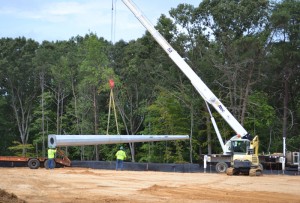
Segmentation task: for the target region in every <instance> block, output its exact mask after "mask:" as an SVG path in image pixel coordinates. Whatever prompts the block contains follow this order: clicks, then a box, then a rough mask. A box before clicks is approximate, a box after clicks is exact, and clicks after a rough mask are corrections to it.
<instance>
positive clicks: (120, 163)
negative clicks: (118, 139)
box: [116, 146, 126, 171]
mask: <svg viewBox="0 0 300 203" xmlns="http://www.w3.org/2000/svg"><path fill="white" fill-rule="evenodd" d="M116 157H117V161H116V171H117V170H118V169H119V168H120V169H121V170H123V161H124V159H126V153H125V152H124V150H123V147H122V146H121V147H120V150H119V151H117V153H116Z"/></svg>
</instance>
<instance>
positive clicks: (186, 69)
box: [122, 0, 248, 151]
mask: <svg viewBox="0 0 300 203" xmlns="http://www.w3.org/2000/svg"><path fill="white" fill-rule="evenodd" d="M122 1H123V3H124V4H125V5H126V6H127V7H128V8H129V10H130V11H131V12H132V13H133V14H134V15H135V16H136V18H137V19H138V20H139V21H140V22H141V23H142V25H143V26H144V27H145V28H146V29H147V30H148V31H149V32H150V33H151V35H152V36H153V37H154V39H155V40H156V41H157V43H158V44H159V45H160V46H161V47H162V48H163V49H164V50H165V52H166V53H167V54H168V55H169V57H170V58H171V59H172V60H173V61H174V62H175V64H176V65H177V66H178V67H179V68H180V70H181V71H182V72H183V73H184V74H185V75H186V76H187V77H188V78H189V80H190V81H191V83H192V85H193V86H194V87H195V89H196V90H197V91H198V93H199V94H200V95H201V96H202V98H203V99H204V100H205V101H206V102H208V103H209V104H211V105H212V106H213V107H214V108H215V109H216V111H217V112H218V113H219V114H220V115H221V116H222V117H223V118H224V120H225V121H226V122H227V123H228V124H229V126H230V127H231V128H232V129H233V130H234V131H235V133H236V134H237V135H240V136H247V135H248V133H247V131H246V130H245V129H244V127H243V126H242V125H241V124H240V123H239V122H238V121H237V120H236V119H235V117H234V116H233V115H232V114H231V113H230V112H229V111H228V110H227V108H226V107H225V106H224V105H223V104H222V102H221V101H220V100H219V99H218V98H217V97H216V96H215V95H214V93H213V92H212V91H211V90H210V89H209V88H208V87H207V86H206V85H205V83H204V82H203V81H202V80H201V79H200V77H199V76H198V75H197V74H196V73H195V72H194V71H193V70H192V68H191V67H190V66H189V65H188V64H187V63H186V62H185V61H184V60H183V58H182V57H181V56H180V55H179V54H178V53H177V51H176V50H174V49H173V47H172V46H171V45H170V44H169V43H168V42H167V41H166V40H165V38H164V37H163V36H162V35H161V34H160V33H159V32H158V31H157V30H156V29H155V28H154V26H153V25H152V24H151V22H150V21H149V20H148V19H147V18H146V17H145V16H144V15H143V14H142V12H141V11H140V10H139V9H138V8H137V6H136V5H135V4H134V3H133V2H132V1H131V0H122ZM217 134H218V133H217ZM219 140H220V138H219ZM221 140H222V138H221ZM220 143H221V145H222V148H223V146H224V144H223V142H220ZM223 151H224V148H223Z"/></svg>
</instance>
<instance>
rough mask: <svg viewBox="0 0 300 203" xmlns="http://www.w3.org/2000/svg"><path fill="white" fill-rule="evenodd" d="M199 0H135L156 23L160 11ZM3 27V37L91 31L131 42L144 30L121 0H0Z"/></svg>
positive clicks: (61, 36)
mask: <svg viewBox="0 0 300 203" xmlns="http://www.w3.org/2000/svg"><path fill="white" fill-rule="evenodd" d="M200 1H201V0H133V2H134V3H135V4H136V5H137V6H138V7H139V8H140V9H141V10H142V12H143V13H144V15H145V16H146V17H147V18H148V19H149V20H150V21H151V22H152V23H153V24H154V25H155V24H156V22H157V19H158V18H159V16H160V15H161V14H165V15H168V11H169V10H170V9H171V8H176V7H177V5H178V4H180V3H187V4H191V5H194V6H198V5H199V3H200ZM112 4H114V13H113V16H114V21H113V22H115V23H113V24H114V25H115V26H114V31H113V32H112V20H111V18H112ZM0 27H1V31H0V38H2V37H11V38H16V37H19V36H24V37H26V38H32V39H34V40H36V41H39V42H42V41H43V40H48V41H56V40H68V39H70V38H71V37H73V36H77V35H81V36H84V35H85V34H87V33H89V32H93V33H96V34H97V35H98V36H101V37H104V38H105V39H107V40H112V41H118V40H120V39H123V40H125V41H129V40H131V39H137V38H139V37H142V36H143V34H144V33H145V28H144V27H143V26H142V25H141V24H140V23H139V21H138V20H137V19H136V18H135V17H134V15H133V14H132V13H131V11H130V10H129V9H128V8H127V7H126V6H125V5H124V4H123V2H122V1H121V0H0ZM112 33H113V34H112Z"/></svg>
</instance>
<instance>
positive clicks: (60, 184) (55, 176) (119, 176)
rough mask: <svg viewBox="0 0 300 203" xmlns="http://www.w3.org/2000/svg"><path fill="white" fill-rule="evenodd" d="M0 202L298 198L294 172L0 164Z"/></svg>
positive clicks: (299, 185)
mask: <svg viewBox="0 0 300 203" xmlns="http://www.w3.org/2000/svg"><path fill="white" fill-rule="evenodd" d="M0 174H1V181H0V189H1V193H0V195H1V194H2V193H3V190H5V191H6V192H7V193H8V194H10V195H7V194H6V197H7V198H8V199H9V197H12V198H13V197H14V198H15V197H16V196H17V197H18V198H19V200H16V199H12V198H11V201H8V199H6V200H5V199H4V200H3V195H2V199H1V197H0V202H22V200H24V201H26V202H29V203H30V202H69V203H76V202H131V203H136V202H154V203H156V202H172V203H173V202H180V203H181V202H205V203H212V202H233V203H240V202H243V203H244V202H245V203H247V202H251V203H253V202H262V203H265V202H271V203H277V202H278V203H281V202H289V203H292V202H299V203H300V176H288V175H263V176H260V177H249V176H227V175H225V174H210V173H175V172H174V173H167V172H151V171H147V172H140V171H137V172H133V171H113V170H97V169H86V168H58V169H54V170H46V169H44V168H40V169H37V170H32V169H29V168H0Z"/></svg>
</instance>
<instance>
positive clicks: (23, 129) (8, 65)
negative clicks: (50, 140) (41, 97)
mask: <svg viewBox="0 0 300 203" xmlns="http://www.w3.org/2000/svg"><path fill="white" fill-rule="evenodd" d="M0 47H1V48H0V49H1V67H0V68H1V73H2V75H1V77H2V78H1V82H2V85H1V86H4V87H5V88H6V91H7V96H8V98H9V101H10V104H11V108H12V112H13V114H14V117H15V120H16V124H17V127H18V130H19V134H20V139H21V143H22V145H23V149H22V154H23V155H25V153H26V147H25V146H26V144H27V142H28V139H29V127H30V123H31V120H32V110H33V107H34V105H35V101H36V97H37V93H38V89H37V87H38V85H37V84H38V73H37V71H36V68H35V66H34V64H33V62H32V59H33V58H34V56H35V52H36V50H37V48H38V43H37V42H35V41H33V40H31V39H29V40H26V39H25V38H17V39H10V38H6V39H2V40H1V45H0Z"/></svg>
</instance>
